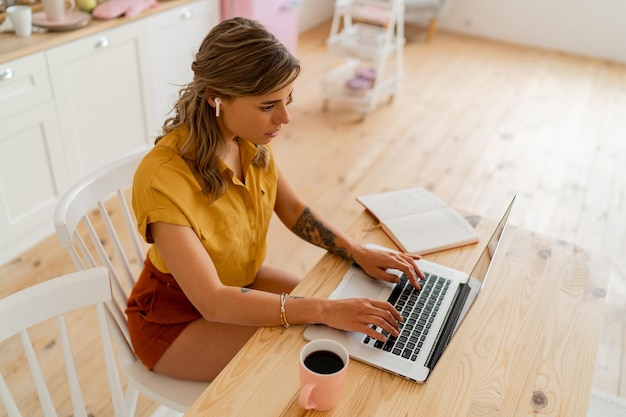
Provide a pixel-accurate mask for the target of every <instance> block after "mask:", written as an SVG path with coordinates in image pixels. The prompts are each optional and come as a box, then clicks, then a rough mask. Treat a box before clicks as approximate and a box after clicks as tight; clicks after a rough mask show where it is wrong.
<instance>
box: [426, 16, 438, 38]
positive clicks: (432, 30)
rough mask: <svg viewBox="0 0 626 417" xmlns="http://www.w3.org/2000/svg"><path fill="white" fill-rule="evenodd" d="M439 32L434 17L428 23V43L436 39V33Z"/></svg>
mask: <svg viewBox="0 0 626 417" xmlns="http://www.w3.org/2000/svg"><path fill="white" fill-rule="evenodd" d="M436 31H437V18H436V17H433V18H432V19H430V21H429V22H428V28H427V29H426V40H427V41H428V42H430V41H432V40H433V38H434V37H435V32H436Z"/></svg>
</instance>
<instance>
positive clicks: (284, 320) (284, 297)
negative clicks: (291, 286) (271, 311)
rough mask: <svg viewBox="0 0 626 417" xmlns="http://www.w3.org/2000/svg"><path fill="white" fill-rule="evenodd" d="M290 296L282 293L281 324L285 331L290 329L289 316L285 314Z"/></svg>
mask: <svg viewBox="0 0 626 417" xmlns="http://www.w3.org/2000/svg"><path fill="white" fill-rule="evenodd" d="M288 296H289V294H287V293H282V294H281V295H280V322H281V323H282V325H283V327H284V328H285V329H287V328H289V322H287V314H286V313H285V301H287V297H288Z"/></svg>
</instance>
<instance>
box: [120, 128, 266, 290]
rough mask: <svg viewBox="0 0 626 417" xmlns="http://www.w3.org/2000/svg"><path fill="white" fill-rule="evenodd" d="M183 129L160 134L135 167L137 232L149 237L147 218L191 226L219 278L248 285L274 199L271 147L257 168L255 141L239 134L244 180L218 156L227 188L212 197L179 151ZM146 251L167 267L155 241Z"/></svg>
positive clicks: (262, 254) (263, 252) (158, 264)
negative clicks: (265, 164) (265, 161)
mask: <svg viewBox="0 0 626 417" xmlns="http://www.w3.org/2000/svg"><path fill="white" fill-rule="evenodd" d="M187 132H188V130H187V129H185V128H181V129H178V130H176V131H173V132H171V133H169V134H168V135H166V136H165V137H163V138H162V139H161V140H160V141H159V142H158V143H157V145H156V146H155V147H154V148H153V149H152V150H151V151H150V152H149V153H148V154H147V155H146V156H145V158H144V159H143V160H142V162H141V163H140V165H139V167H138V168H137V171H136V173H135V177H134V181H133V194H132V204H133V208H134V211H135V215H136V218H137V227H138V229H139V232H140V233H141V235H142V236H143V238H144V239H145V240H146V242H148V243H153V241H152V237H151V236H150V235H149V229H148V225H149V224H150V223H155V222H166V223H171V224H176V225H181V226H188V227H191V228H192V229H193V231H194V233H195V234H196V235H197V236H198V239H200V241H201V242H202V245H203V246H204V248H205V249H206V251H207V253H208V254H209V255H210V257H211V259H212V261H213V263H214V264H215V267H216V268H217V272H218V274H219V278H220V280H221V281H222V283H224V284H225V285H233V286H246V285H249V284H251V283H252V282H254V279H255V277H256V274H257V272H258V270H259V268H260V267H261V265H262V263H263V260H264V258H265V255H266V251H267V244H266V236H267V231H268V228H269V224H270V220H271V217H272V213H273V210H274V205H275V202H276V189H277V183H278V174H277V172H276V166H275V163H274V155H273V152H272V149H271V147H269V150H270V163H269V166H268V167H267V168H261V167H258V166H256V165H254V164H252V160H253V158H254V156H255V155H256V153H257V148H256V146H255V145H254V144H252V143H250V142H247V141H245V140H240V142H239V147H240V152H241V161H242V167H243V172H244V178H245V181H244V182H242V181H240V180H239V179H238V178H237V177H236V176H235V175H234V173H233V171H232V170H231V169H230V168H229V167H228V166H227V165H226V164H225V163H223V162H222V163H221V165H220V168H219V169H220V172H221V175H222V176H223V178H224V179H225V180H226V181H227V183H228V189H227V191H226V193H225V194H224V195H223V196H222V197H220V198H218V199H217V200H215V201H214V202H212V203H211V201H210V200H209V198H208V197H206V196H205V195H204V194H203V193H202V188H201V186H200V184H199V183H198V181H197V180H196V178H195V176H194V174H193V172H192V170H191V169H190V167H189V165H188V163H187V162H186V161H185V160H184V159H183V158H182V157H181V155H180V149H181V146H182V145H183V144H184V142H185V140H186V138H187V135H188V133H187ZM148 257H149V259H150V261H151V262H152V264H153V265H154V266H155V267H156V268H157V269H158V270H160V271H161V272H163V273H169V271H168V269H167V267H166V266H165V263H164V262H163V259H162V258H161V255H160V254H159V252H158V250H157V247H156V245H152V246H151V247H150V249H149V251H148Z"/></svg>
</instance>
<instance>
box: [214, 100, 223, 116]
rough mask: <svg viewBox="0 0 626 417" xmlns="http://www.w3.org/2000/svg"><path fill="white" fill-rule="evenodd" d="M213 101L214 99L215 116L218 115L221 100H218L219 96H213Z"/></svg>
mask: <svg viewBox="0 0 626 417" xmlns="http://www.w3.org/2000/svg"><path fill="white" fill-rule="evenodd" d="M213 101H215V117H220V104H221V103H222V100H220V98H219V97H215V98H214V99H213Z"/></svg>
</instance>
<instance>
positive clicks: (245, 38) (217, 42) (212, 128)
mask: <svg viewBox="0 0 626 417" xmlns="http://www.w3.org/2000/svg"><path fill="white" fill-rule="evenodd" d="M191 70H192V71H193V74H194V75H193V80H192V81H191V82H190V83H189V84H187V85H185V86H184V87H183V88H182V89H181V90H180V92H179V97H178V102H177V103H176V104H175V105H174V112H175V115H174V116H173V117H170V118H168V119H166V120H165V123H164V125H163V130H162V132H161V134H160V135H159V136H158V137H157V138H156V140H155V143H157V142H158V141H159V140H160V139H161V138H162V137H163V136H165V135H167V134H168V133H170V132H171V131H173V130H175V129H177V128H179V127H181V126H187V127H188V128H189V131H190V133H189V137H188V139H187V141H186V142H185V144H184V146H183V148H182V149H181V154H182V156H183V157H184V158H185V159H187V160H188V161H190V163H191V164H192V165H193V167H194V168H195V170H196V172H197V175H198V177H199V180H200V181H201V185H202V190H203V192H204V194H205V195H207V196H208V197H209V198H211V200H215V199H217V198H219V197H220V196H221V195H223V194H224V193H225V192H226V188H227V186H228V185H227V183H226V182H225V181H224V179H223V178H222V177H221V175H220V172H219V171H218V169H217V168H218V164H219V160H220V158H221V156H222V155H223V154H224V152H225V149H226V141H225V140H224V138H222V137H221V135H220V131H219V129H218V126H217V120H216V116H215V109H214V108H213V107H212V106H211V105H210V104H209V102H208V100H207V92H210V94H211V95H213V96H217V97H221V98H234V97H242V96H260V95H264V94H268V93H271V92H274V91H276V90H279V89H280V88H282V87H283V86H285V85H287V84H289V83H291V82H293V81H294V80H295V79H296V78H297V76H298V75H299V73H300V62H299V61H298V59H297V58H295V57H294V56H293V55H292V54H291V53H290V52H289V51H288V50H287V48H286V47H285V46H284V45H283V44H282V43H281V42H280V41H279V40H278V39H276V37H275V36H274V35H272V34H271V33H270V32H269V31H268V30H267V29H265V28H264V27H263V26H262V25H261V24H260V23H258V22H257V21H255V20H251V19H246V18H241V17H235V18H232V19H228V20H224V21H222V22H221V23H219V24H218V25H217V26H215V27H214V28H213V29H212V30H211V31H210V32H209V34H208V35H207V36H206V37H205V38H204V40H203V42H202V44H201V45H200V48H199V50H198V53H197V54H196V58H195V61H194V62H193V63H192V65H191ZM257 149H258V152H257V155H256V157H255V160H254V163H255V164H256V165H258V166H261V167H266V166H267V164H268V159H269V152H268V150H267V148H266V147H265V146H262V145H261V146H257Z"/></svg>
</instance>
